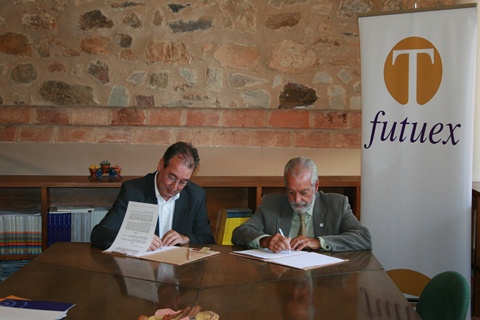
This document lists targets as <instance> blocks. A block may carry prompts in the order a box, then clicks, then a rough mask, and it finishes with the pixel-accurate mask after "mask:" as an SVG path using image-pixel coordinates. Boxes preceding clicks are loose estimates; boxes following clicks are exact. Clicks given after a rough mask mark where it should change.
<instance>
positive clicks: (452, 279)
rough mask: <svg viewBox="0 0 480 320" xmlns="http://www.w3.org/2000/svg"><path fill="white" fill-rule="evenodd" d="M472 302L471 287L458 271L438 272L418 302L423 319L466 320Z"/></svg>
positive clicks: (419, 312) (418, 311)
mask: <svg viewBox="0 0 480 320" xmlns="http://www.w3.org/2000/svg"><path fill="white" fill-rule="evenodd" d="M469 304H470V287H469V285H468V282H467V280H465V278H464V277H463V276H462V275H461V274H460V273H458V272H455V271H446V272H442V273H439V274H437V275H436V276H435V277H433V278H432V279H431V280H430V281H429V282H428V284H427V285H426V286H425V289H424V290H423V292H422V294H421V295H420V298H419V299H418V304H417V309H416V310H417V313H418V315H419V316H420V317H421V318H422V320H465V318H466V315H467V311H468V306H469Z"/></svg>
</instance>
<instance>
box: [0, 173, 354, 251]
mask: <svg viewBox="0 0 480 320" xmlns="http://www.w3.org/2000/svg"><path fill="white" fill-rule="evenodd" d="M133 178H136V177H135V176H124V177H122V180H121V181H108V179H107V180H106V181H97V182H94V181H90V180H89V179H88V177H87V176H13V175H12V176H0V209H9V210H11V209H25V208H33V207H36V208H40V210H41V214H42V247H43V249H44V250H45V249H46V248H47V240H48V239H47V235H48V231H47V230H48V223H47V216H48V212H49V210H50V208H51V207H56V206H60V205H87V206H95V207H110V206H111V205H112V203H113V201H114V200H115V199H116V197H117V194H118V192H119V188H120V186H121V183H122V182H124V181H127V180H130V179H133ZM192 181H193V182H195V183H197V184H199V185H200V186H202V187H204V188H205V190H206V192H207V210H208V215H209V218H210V222H211V224H212V231H213V232H214V235H216V234H217V232H216V231H217V228H218V227H219V220H220V219H219V218H220V217H219V214H218V213H219V211H220V209H222V208H236V207H249V208H250V209H252V210H253V211H255V209H256V208H257V206H258V204H259V203H260V201H261V198H262V196H263V195H264V194H267V193H272V192H282V193H283V192H285V190H284V181H283V176H228V177H227V176H194V177H193V178H192ZM319 181H320V189H321V190H323V191H325V192H336V193H341V194H345V195H347V196H348V197H349V200H350V204H351V206H352V210H353V212H354V214H355V215H356V216H357V218H358V219H360V176H321V177H319ZM31 258H32V255H0V260H23V259H31Z"/></svg>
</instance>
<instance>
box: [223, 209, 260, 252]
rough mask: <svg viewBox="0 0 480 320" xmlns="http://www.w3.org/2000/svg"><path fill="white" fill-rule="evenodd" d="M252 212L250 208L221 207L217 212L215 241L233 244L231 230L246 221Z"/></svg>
mask: <svg viewBox="0 0 480 320" xmlns="http://www.w3.org/2000/svg"><path fill="white" fill-rule="evenodd" d="M252 214H253V211H252V210H251V209H250V208H227V209H225V208H223V209H220V212H219V214H218V217H219V220H220V221H219V222H217V224H218V226H219V227H218V233H217V243H218V244H222V245H233V243H232V233H233V230H234V229H235V228H236V227H238V226H239V225H241V224H242V223H244V222H245V221H247V220H248V219H249V218H250V217H251V216H252Z"/></svg>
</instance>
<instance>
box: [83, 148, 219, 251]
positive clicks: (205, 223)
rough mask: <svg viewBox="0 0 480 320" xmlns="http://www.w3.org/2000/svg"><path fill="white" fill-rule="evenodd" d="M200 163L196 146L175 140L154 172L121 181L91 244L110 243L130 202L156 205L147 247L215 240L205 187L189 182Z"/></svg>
mask: <svg viewBox="0 0 480 320" xmlns="http://www.w3.org/2000/svg"><path fill="white" fill-rule="evenodd" d="M199 162H200V158H199V156H198V152H197V149H196V148H194V147H193V146H192V145H191V144H189V143H185V142H177V143H175V144H173V145H171V146H170V147H168V149H167V150H166V151H165V154H164V155H163V157H162V158H161V159H160V161H159V163H158V166H157V171H156V172H154V173H149V174H147V175H146V176H145V177H142V178H138V179H133V180H129V181H126V182H124V183H122V187H121V189H120V193H119V195H118V197H117V199H116V200H115V202H114V203H113V206H112V208H111V209H110V210H109V211H108V213H107V215H106V216H105V218H104V219H103V220H102V221H100V223H99V224H98V225H96V226H95V227H94V228H93V230H92V235H91V238H90V240H91V242H92V244H93V245H95V246H98V247H100V248H102V249H106V248H108V247H110V246H111V244H112V243H113V241H114V240H115V237H116V236H117V234H118V231H119V230H120V227H121V225H122V222H123V219H124V217H125V213H126V210H127V206H128V202H129V201H136V202H144V203H153V204H158V208H159V209H158V224H157V227H156V230H155V236H154V237H153V241H152V243H151V245H150V250H155V249H157V248H159V247H161V246H173V245H181V244H187V243H190V244H199V243H201V244H212V243H215V240H214V238H213V235H212V230H211V227H210V221H209V219H208V214H207V209H206V203H205V198H206V193H205V190H204V189H203V188H201V187H200V186H198V185H196V184H195V183H192V182H190V178H191V177H192V175H193V172H194V171H195V169H196V167H197V166H198V164H199Z"/></svg>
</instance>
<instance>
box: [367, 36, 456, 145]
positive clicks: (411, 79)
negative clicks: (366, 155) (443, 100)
mask: <svg viewBox="0 0 480 320" xmlns="http://www.w3.org/2000/svg"><path fill="white" fill-rule="evenodd" d="M442 71H443V66H442V58H441V57H440V54H439V52H438V50H437V49H436V48H435V46H434V45H433V44H432V43H431V42H430V41H428V40H426V39H424V38H420V37H410V38H406V39H403V40H402V41H400V42H398V43H397V44H396V45H395V46H394V47H393V48H392V50H390V53H389V54H388V56H387V59H386V60H385V65H384V68H383V77H384V81H385V85H386V87H387V90H388V92H389V93H390V95H391V96H392V98H393V99H394V100H395V101H396V102H398V103H399V104H400V105H404V106H405V107H406V108H421V107H423V108H425V107H429V106H428V105H427V106H425V105H426V104H427V103H428V102H429V101H430V100H431V99H432V98H433V97H434V96H435V94H436V93H437V91H438V89H439V87H440V84H441V82H442V75H443V72H442ZM399 107H401V106H399ZM432 112H435V111H434V110H432ZM385 115H386V111H384V110H380V111H378V112H377V114H376V115H375V117H374V119H373V120H372V121H370V123H371V128H370V141H369V143H368V145H367V144H364V148H365V149H369V148H370V147H371V146H372V144H373V142H374V141H375V140H376V138H377V139H380V141H382V142H384V141H387V142H388V141H390V142H394V141H397V142H404V143H426V142H428V143H431V144H442V145H446V144H451V145H456V144H457V143H458V142H459V140H458V139H456V138H455V130H457V129H459V128H460V127H461V126H462V125H461V124H453V123H445V124H444V123H435V124H429V123H427V122H422V123H420V122H418V121H415V119H413V120H412V119H409V118H408V117H406V118H405V119H403V120H400V121H395V120H390V119H388V120H384V119H385V118H386V117H385Z"/></svg>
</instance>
